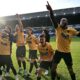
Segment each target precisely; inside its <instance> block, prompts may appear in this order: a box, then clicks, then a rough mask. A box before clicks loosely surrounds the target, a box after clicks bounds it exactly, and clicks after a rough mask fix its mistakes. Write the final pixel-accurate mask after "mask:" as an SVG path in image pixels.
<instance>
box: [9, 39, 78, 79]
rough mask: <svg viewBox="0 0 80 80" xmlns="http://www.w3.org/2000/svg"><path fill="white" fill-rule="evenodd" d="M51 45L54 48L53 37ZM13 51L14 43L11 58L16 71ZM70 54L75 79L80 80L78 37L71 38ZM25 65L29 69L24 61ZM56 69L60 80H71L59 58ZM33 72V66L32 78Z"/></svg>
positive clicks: (14, 48) (14, 51) (16, 65)
mask: <svg viewBox="0 0 80 80" xmlns="http://www.w3.org/2000/svg"><path fill="white" fill-rule="evenodd" d="M51 45H52V46H53V48H54V49H56V43H55V38H54V39H53V38H52V39H51ZM26 48H27V47H26ZM15 53H16V45H15V44H13V50H12V60H13V64H14V67H15V68H16V70H17V71H18V64H17V61H16V55H15ZM71 54H72V58H73V69H74V72H75V73H76V77H77V80H80V76H79V74H80V62H79V61H80V38H73V39H72V43H71ZM26 56H27V57H28V48H27V51H26ZM26 65H27V70H28V71H29V62H27V61H26ZM57 70H58V73H59V74H60V76H61V80H71V79H70V75H69V73H68V70H67V67H66V65H65V63H64V61H63V60H61V62H60V64H59V65H58V68H57ZM34 73H35V68H34V69H33V71H32V75H31V77H32V78H33V80H36V76H35V74H34ZM10 74H11V76H13V73H12V71H10ZM48 78H49V80H51V79H50V76H49V77H48ZM20 80H23V79H22V78H21V77H20ZM41 80H45V79H44V78H42V79H41Z"/></svg>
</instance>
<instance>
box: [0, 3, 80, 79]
mask: <svg viewBox="0 0 80 80" xmlns="http://www.w3.org/2000/svg"><path fill="white" fill-rule="evenodd" d="M46 8H47V10H48V11H49V13H50V19H51V22H52V24H54V28H55V34H56V46H57V48H56V50H54V49H53V47H52V46H51V45H52V44H50V42H49V40H48V38H49V37H48V38H47V35H46V33H45V31H43V32H42V33H41V34H40V36H39V37H38V38H37V37H36V36H35V35H34V33H33V30H32V28H31V27H30V28H28V30H27V35H25V33H24V31H23V28H24V27H23V24H22V21H21V18H20V16H19V15H18V14H17V15H16V16H17V19H18V23H19V24H17V25H16V27H15V32H14V33H12V30H11V27H10V26H8V25H6V26H5V28H4V29H3V30H2V32H0V80H3V79H2V78H3V76H2V75H3V69H2V68H4V69H5V76H9V73H10V69H11V70H12V72H13V74H14V76H15V80H20V79H19V77H18V75H19V74H21V72H22V68H23V70H24V71H23V75H24V76H31V72H32V70H33V66H35V68H36V71H35V75H36V80H41V76H43V75H44V74H45V76H47V74H48V72H49V69H50V74H51V75H50V76H51V80H55V79H57V80H60V76H59V75H58V73H57V65H58V64H59V63H60V61H61V59H63V60H64V62H65V64H66V66H67V68H68V71H69V74H70V76H71V80H76V75H75V72H74V71H73V67H72V65H73V61H72V56H71V51H70V43H71V38H72V36H78V37H80V32H79V31H77V30H76V29H74V28H73V27H69V26H68V20H67V19H66V18H62V19H61V20H60V24H58V23H57V21H56V19H55V17H54V12H53V10H52V8H51V6H50V4H49V3H48V2H47V5H46ZM12 43H15V44H16V46H17V49H16V59H17V63H18V67H19V68H18V72H17V71H16V69H15V67H14V64H13V62H12V57H11V55H12ZM26 45H28V47H29V57H28V58H26ZM37 51H39V54H40V55H37ZM26 60H27V61H29V63H30V68H29V71H28V70H27V69H26V65H27V64H26ZM37 62H39V64H38V63H37ZM22 65H23V66H22ZM43 73H44V74H43Z"/></svg>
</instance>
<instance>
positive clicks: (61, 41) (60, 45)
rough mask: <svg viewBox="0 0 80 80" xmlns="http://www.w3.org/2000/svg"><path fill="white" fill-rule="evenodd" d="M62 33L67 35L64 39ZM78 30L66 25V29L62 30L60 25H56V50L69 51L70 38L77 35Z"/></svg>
mask: <svg viewBox="0 0 80 80" xmlns="http://www.w3.org/2000/svg"><path fill="white" fill-rule="evenodd" d="M62 33H64V34H66V35H68V36H69V37H68V38H67V39H65V38H64V37H63V36H62ZM77 34H78V31H77V30H75V29H74V28H72V27H68V28H67V29H66V30H63V29H62V28H61V27H60V25H58V27H57V29H56V43H57V45H56V46H57V50H58V51H60V52H65V53H68V52H70V43H71V38H72V36H74V35H77Z"/></svg>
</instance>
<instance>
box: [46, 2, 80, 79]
mask: <svg viewBox="0 0 80 80" xmlns="http://www.w3.org/2000/svg"><path fill="white" fill-rule="evenodd" d="M46 7H47V9H48V10H49V13H50V18H51V21H52V23H53V24H54V27H55V30H56V44H57V50H56V52H55V55H54V61H53V65H52V70H51V71H52V72H51V77H52V80H55V76H56V68H57V65H58V64H59V62H60V61H61V59H62V58H63V60H64V62H65V63H66V65H67V68H68V71H69V73H70V76H71V79H72V80H76V76H75V73H74V71H73V68H72V65H73V62H72V56H71V52H70V43H71V37H72V36H75V35H80V33H79V32H78V31H77V30H75V29H74V28H72V27H69V26H68V20H67V19H66V18H62V19H61V20H60V24H58V23H57V22H56V19H55V17H54V14H53V13H54V11H53V10H52V8H51V6H50V4H49V3H48V2H47V5H46Z"/></svg>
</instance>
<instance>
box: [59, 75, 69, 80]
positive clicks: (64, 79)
mask: <svg viewBox="0 0 80 80" xmlns="http://www.w3.org/2000/svg"><path fill="white" fill-rule="evenodd" d="M59 76H60V80H68V78H67V77H64V76H63V75H61V74H59Z"/></svg>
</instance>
